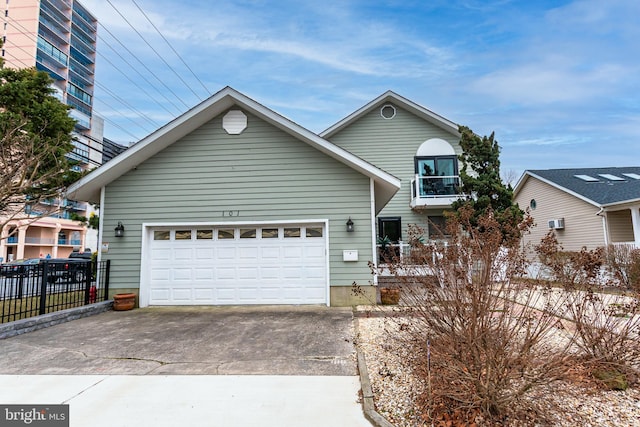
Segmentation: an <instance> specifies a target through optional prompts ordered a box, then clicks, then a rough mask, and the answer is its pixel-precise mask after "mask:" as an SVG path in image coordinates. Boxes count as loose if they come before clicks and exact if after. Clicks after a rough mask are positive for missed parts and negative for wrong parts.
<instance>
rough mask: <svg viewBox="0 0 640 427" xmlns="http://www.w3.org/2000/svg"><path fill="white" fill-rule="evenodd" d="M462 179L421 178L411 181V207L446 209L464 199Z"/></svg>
mask: <svg viewBox="0 0 640 427" xmlns="http://www.w3.org/2000/svg"><path fill="white" fill-rule="evenodd" d="M460 185H461V183H460V177H459V176H458V175H449V176H444V175H443V176H420V175H416V176H415V178H414V179H412V180H411V207H412V208H416V207H428V208H446V207H449V206H451V204H452V203H453V202H455V201H456V200H458V199H460V198H462V197H463V194H462V193H460Z"/></svg>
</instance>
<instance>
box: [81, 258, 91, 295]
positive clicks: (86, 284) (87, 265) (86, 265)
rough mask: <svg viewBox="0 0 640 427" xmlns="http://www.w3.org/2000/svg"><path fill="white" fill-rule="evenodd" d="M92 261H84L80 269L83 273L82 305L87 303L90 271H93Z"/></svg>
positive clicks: (89, 290) (89, 289) (89, 288)
mask: <svg viewBox="0 0 640 427" xmlns="http://www.w3.org/2000/svg"><path fill="white" fill-rule="evenodd" d="M92 264H93V262H91V261H89V262H85V263H84V265H83V266H82V268H81V270H82V271H83V273H84V305H87V304H89V300H90V293H91V273H92V271H93V267H92Z"/></svg>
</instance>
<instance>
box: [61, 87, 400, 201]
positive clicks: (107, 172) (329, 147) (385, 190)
mask: <svg viewBox="0 0 640 427" xmlns="http://www.w3.org/2000/svg"><path fill="white" fill-rule="evenodd" d="M234 106H235V107H239V108H242V109H244V110H246V111H248V112H251V113H252V114H254V115H256V116H257V117H259V118H260V119H262V120H264V121H265V122H267V123H270V124H271V125H273V126H275V127H277V128H278V129H280V130H282V131H284V132H286V133H288V134H290V135H292V136H294V137H295V138H297V139H298V140H300V141H303V142H305V143H307V144H309V145H310V146H312V147H314V148H316V149H317V150H319V151H321V152H322V153H324V154H326V155H328V156H330V157H332V158H334V159H336V160H337V161H339V162H342V163H344V164H345V165H347V166H349V167H351V168H352V169H354V170H356V171H358V172H360V173H362V174H364V175H366V176H368V177H370V178H372V179H373V181H374V191H375V196H376V209H377V211H380V210H381V209H382V207H384V205H386V204H387V202H388V201H389V200H391V198H392V197H393V195H394V194H395V193H396V192H397V191H398V189H399V188H400V180H399V179H398V178H396V177H394V176H393V175H391V174H389V173H387V172H385V171H383V170H381V169H379V168H377V167H375V166H373V165H372V164H370V163H368V162H366V161H365V160H363V159H361V158H360V157H357V156H355V155H354V154H351V153H349V152H348V151H346V150H344V149H342V148H340V147H338V146H336V145H334V144H332V143H331V142H329V141H327V140H325V139H323V138H321V137H320V136H318V135H316V134H315V133H313V132H311V131H309V130H307V129H305V128H303V127H302V126H300V125H298V124H296V123H294V122H292V121H291V120H289V119H287V118H285V117H283V116H281V115H280V114H278V113H276V112H274V111H272V110H270V109H269V108H267V107H265V106H263V105H262V104H259V103H258V102H256V101H254V100H253V99H251V98H249V97H247V96H245V95H243V94H242V93H240V92H238V91H236V90H235V89H233V88H231V87H228V86H227V87H225V88H224V89H222V90H221V91H219V92H218V93H216V94H214V95H212V96H211V97H210V98H208V99H206V100H205V101H203V102H201V103H200V104H198V105H197V106H195V107H193V108H192V109H190V110H189V111H187V112H186V113H184V114H182V115H181V116H179V117H177V118H176V119H174V120H172V121H171V122H169V123H168V124H166V125H165V126H163V127H161V128H159V129H158V130H156V131H155V132H153V133H151V134H150V135H148V136H147V137H145V138H143V139H142V140H140V141H139V142H138V143H136V144H135V145H133V146H132V147H131V148H129V149H128V150H126V151H125V152H124V153H122V154H120V155H119V156H117V157H116V158H114V159H113V160H112V161H110V162H108V163H106V164H104V165H103V166H101V167H99V168H97V169H94V170H93V171H92V172H91V173H89V174H88V175H86V176H85V177H83V178H82V179H80V180H79V181H78V182H76V183H74V184H73V185H71V186H70V187H69V189H68V191H67V197H68V198H70V199H73V200H84V201H89V202H92V203H99V201H100V191H101V188H102V187H104V186H106V185H108V184H109V183H111V182H113V181H114V180H116V179H118V178H119V177H120V176H122V175H123V174H125V173H126V172H128V171H129V170H132V169H134V168H135V167H136V166H138V165H139V164H140V163H142V162H144V161H145V160H147V159H149V158H150V157H152V156H154V155H155V154H157V153H159V152H160V151H162V150H163V149H165V148H167V147H168V146H170V145H171V144H173V143H174V142H176V141H177V140H179V139H180V138H182V137H184V136H185V135H187V134H189V133H190V132H193V131H194V130H196V129H198V128H199V127H200V126H202V125H203V124H205V123H206V122H208V121H209V120H211V119H213V118H214V117H216V116H218V115H219V114H221V113H223V112H225V111H226V110H228V109H229V108H231V107H234Z"/></svg>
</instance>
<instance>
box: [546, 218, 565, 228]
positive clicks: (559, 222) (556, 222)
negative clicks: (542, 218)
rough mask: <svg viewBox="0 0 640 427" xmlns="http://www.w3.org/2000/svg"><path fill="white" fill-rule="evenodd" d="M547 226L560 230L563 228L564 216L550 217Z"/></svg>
mask: <svg viewBox="0 0 640 427" xmlns="http://www.w3.org/2000/svg"><path fill="white" fill-rule="evenodd" d="M549 228H552V229H554V230H562V229H563V228H564V218H558V219H550V220H549Z"/></svg>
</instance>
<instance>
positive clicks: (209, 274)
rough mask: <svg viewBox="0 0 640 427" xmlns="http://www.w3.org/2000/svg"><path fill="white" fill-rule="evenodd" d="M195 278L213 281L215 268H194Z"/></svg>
mask: <svg viewBox="0 0 640 427" xmlns="http://www.w3.org/2000/svg"><path fill="white" fill-rule="evenodd" d="M194 277H195V280H209V281H212V280H213V277H214V274H213V268H211V267H209V268H197V267H196V268H194Z"/></svg>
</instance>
